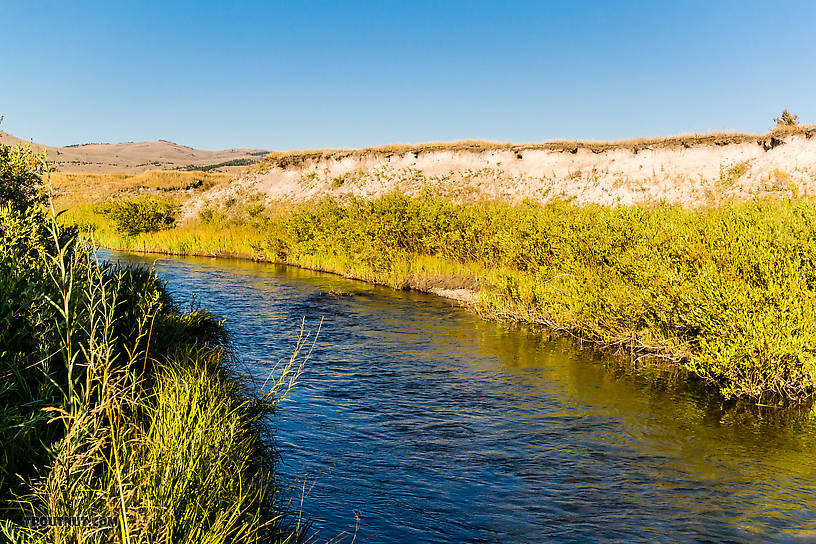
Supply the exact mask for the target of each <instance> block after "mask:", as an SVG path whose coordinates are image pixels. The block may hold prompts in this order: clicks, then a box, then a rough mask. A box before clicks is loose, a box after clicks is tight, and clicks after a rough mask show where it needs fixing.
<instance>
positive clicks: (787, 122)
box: [774, 108, 799, 127]
mask: <svg viewBox="0 0 816 544" xmlns="http://www.w3.org/2000/svg"><path fill="white" fill-rule="evenodd" d="M774 122H775V123H776V126H777V127H795V126H796V125H798V124H799V116H798V115H793V114H792V113H791V112H789V111H788V110H787V108H785V109H784V110H782V115H780V116H779V117H774Z"/></svg>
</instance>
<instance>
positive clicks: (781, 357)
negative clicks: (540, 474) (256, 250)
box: [266, 193, 816, 399]
mask: <svg viewBox="0 0 816 544" xmlns="http://www.w3.org/2000/svg"><path fill="white" fill-rule="evenodd" d="M814 221H816V205H814V204H813V203H812V202H810V201H806V200H795V201H757V202H746V203H732V204H727V205H724V206H721V207H716V208H698V209H684V208H681V207H676V206H669V205H662V204H659V205H653V206H635V207H616V208H610V207H603V206H597V205H590V206H583V207H579V206H575V205H572V204H569V203H565V202H552V203H549V204H546V205H539V204H536V203H533V202H524V203H522V204H520V205H517V206H512V205H509V204H502V203H497V202H486V203H481V204H455V203H451V202H448V201H444V200H441V199H438V198H435V197H433V196H432V195H430V194H425V195H423V196H421V197H415V198H411V197H407V196H404V195H401V194H396V193H395V194H390V195H386V196H382V197H380V198H377V199H374V200H364V199H352V200H350V201H348V202H345V203H339V202H335V201H332V200H326V201H323V202H322V203H320V204H319V205H313V206H304V207H302V208H300V209H297V210H295V211H293V212H292V213H291V214H289V215H287V216H285V217H280V218H278V220H277V221H276V222H275V223H274V224H273V225H272V226H271V227H270V232H271V234H270V236H269V240H268V243H267V246H266V247H267V249H268V251H269V252H270V253H271V254H272V255H273V257H275V258H277V259H280V260H287V261H289V262H303V259H304V257H310V258H312V260H313V261H314V260H315V259H316V260H317V261H316V262H318V261H319V260H320V258H323V259H335V260H337V259H339V260H341V261H342V262H344V263H345V265H344V266H345V267H346V268H347V269H355V267H356V269H357V270H360V269H363V270H364V269H370V270H374V271H375V273H376V274H379V275H381V276H388V274H389V273H390V271H393V270H397V269H399V270H403V271H408V273H409V274H416V273H421V271H418V270H416V266H415V265H414V263H415V262H417V261H418V260H421V258H422V257H435V258H440V259H443V260H445V261H446V262H449V263H452V264H458V265H463V264H464V265H479V269H481V270H490V271H491V272H490V278H489V280H490V281H489V283H490V286H489V288H488V289H487V292H486V294H485V296H484V297H483V302H482V304H483V305H484V306H485V308H486V309H487V310H489V311H490V312H491V313H493V314H494V315H500V316H505V317H509V318H514V319H524V320H528V321H536V322H541V323H544V324H547V325H549V326H550V327H552V328H555V329H560V330H565V331H568V332H570V333H572V334H574V335H576V336H579V337H581V338H583V339H586V340H590V341H593V342H596V343H599V344H602V345H610V346H618V347H620V348H621V349H626V350H628V351H630V352H632V353H633V354H644V353H651V354H656V355H662V356H665V357H668V358H671V359H674V360H676V361H677V362H679V363H680V364H682V365H684V366H685V367H686V368H688V369H689V370H691V371H693V372H694V373H695V374H697V375H699V376H701V377H703V378H704V379H706V380H708V381H710V382H712V383H714V384H716V385H718V386H719V388H720V390H721V391H722V392H723V393H724V394H725V395H726V396H728V397H730V396H745V397H750V398H754V399H770V398H772V397H773V398H778V397H784V398H788V399H802V398H806V397H809V396H811V395H812V394H813V392H814V383H816V358H814V352H816V304H814V302H815V301H816V298H815V297H816V266H815V265H814V258H816V241H815V237H814V235H816V227H815V226H814Z"/></svg>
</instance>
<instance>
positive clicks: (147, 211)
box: [100, 196, 179, 236]
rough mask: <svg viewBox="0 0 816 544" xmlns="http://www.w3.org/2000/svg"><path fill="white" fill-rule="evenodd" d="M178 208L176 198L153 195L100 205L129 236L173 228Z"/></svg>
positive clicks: (118, 227) (122, 231)
mask: <svg viewBox="0 0 816 544" xmlns="http://www.w3.org/2000/svg"><path fill="white" fill-rule="evenodd" d="M178 210H179V205H178V203H176V202H175V201H174V200H171V199H168V198H160V197H153V196H141V197H137V198H131V199H126V200H111V201H108V202H107V203H105V204H103V205H102V206H101V207H100V211H101V212H102V213H103V214H105V215H106V216H108V217H109V218H110V219H111V220H112V221H113V223H114V224H115V225H116V230H117V231H119V232H120V233H122V234H126V235H128V236H134V235H136V234H139V233H142V232H156V231H159V230H165V229H170V228H173V227H174V226H175V223H176V216H177V215H178Z"/></svg>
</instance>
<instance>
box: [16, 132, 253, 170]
mask: <svg viewBox="0 0 816 544" xmlns="http://www.w3.org/2000/svg"><path fill="white" fill-rule="evenodd" d="M20 143H27V142H26V141H24V140H21V139H20V138H16V137H14V136H12V135H11V134H8V133H5V132H1V131H0V144H6V145H16V144H20ZM32 147H33V148H34V149H35V150H36V151H38V152H39V151H41V150H42V149H43V148H45V146H43V145H40V144H37V143H33V144H32ZM47 152H48V161H49V162H50V163H52V164H53V165H54V166H56V168H57V170H59V171H60V172H93V173H123V174H139V173H142V172H145V171H147V170H170V169H174V168H185V167H199V168H210V167H214V166H216V165H222V166H220V167H219V169H220V170H229V169H233V170H234V169H236V168H238V167H240V165H241V163H243V165H244V166H245V165H247V164H250V163H251V162H257V161H259V160H261V159H262V158H263V157H264V156H265V155H266V154H267V153H268V151H266V150H263V149H224V150H221V151H206V150H202V149H194V148H192V147H187V146H184V145H179V144H176V143H173V142H168V141H165V140H158V141H154V142H129V143H120V144H83V145H76V146H68V147H52V146H48V147H47ZM224 163H238V164H233V165H232V166H230V165H229V164H224Z"/></svg>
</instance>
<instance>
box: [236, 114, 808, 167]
mask: <svg viewBox="0 0 816 544" xmlns="http://www.w3.org/2000/svg"><path fill="white" fill-rule="evenodd" d="M799 134H801V135H805V136H806V137H808V138H811V137H813V136H816V125H806V126H795V127H778V128H776V129H774V130H772V131H770V132H769V133H768V134H765V135H756V134H745V133H741V132H711V133H708V134H683V135H680V136H669V137H662V138H636V139H628V140H617V141H611V142H601V141H565V140H556V141H551V142H544V143H539V144H532V143H528V144H513V143H509V142H504V143H502V142H489V141H485V140H465V141H456V142H431V143H424V144H416V145H412V144H390V145H384V146H378V147H366V148H362V149H307V150H299V151H286V152H272V153H269V154H268V155H267V156H266V157H264V160H263V161H261V162H260V163H259V164H257V165H254V166H253V167H251V170H255V171H262V172H263V171H267V170H269V169H270V168H272V167H279V168H291V167H297V166H300V165H302V164H304V163H305V162H308V161H314V160H321V159H327V158H333V159H335V160H337V159H343V158H347V157H352V158H356V157H361V156H371V155H373V156H388V155H394V154H403V155H404V154H406V153H414V154H415V155H417V156H418V155H419V154H420V153H428V152H434V151H470V152H476V153H479V152H485V151H513V152H515V153H516V154H517V155H522V153H523V152H524V151H542V150H543V151H559V152H570V153H577V152H578V150H579V149H586V150H588V151H592V152H593V153H602V152H604V151H612V150H617V149H630V150H633V151H635V152H637V151H640V150H643V149H660V148H688V147H692V146H698V145H717V146H723V145H731V144H741V143H745V142H767V144H766V145H769V146H770V145H773V144H772V139H773V138H776V139H779V138H784V137H788V136H793V135H799Z"/></svg>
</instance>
